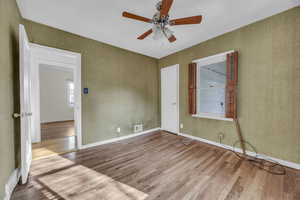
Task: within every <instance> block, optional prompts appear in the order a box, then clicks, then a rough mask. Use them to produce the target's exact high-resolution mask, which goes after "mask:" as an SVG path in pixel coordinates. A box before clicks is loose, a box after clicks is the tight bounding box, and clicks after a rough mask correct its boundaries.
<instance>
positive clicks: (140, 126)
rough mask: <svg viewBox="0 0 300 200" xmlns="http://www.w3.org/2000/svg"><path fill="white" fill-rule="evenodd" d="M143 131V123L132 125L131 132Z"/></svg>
mask: <svg viewBox="0 0 300 200" xmlns="http://www.w3.org/2000/svg"><path fill="white" fill-rule="evenodd" d="M142 131H143V124H135V125H133V132H134V133H138V132H142Z"/></svg>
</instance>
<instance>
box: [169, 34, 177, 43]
mask: <svg viewBox="0 0 300 200" xmlns="http://www.w3.org/2000/svg"><path fill="white" fill-rule="evenodd" d="M168 40H169V42H171V43H172V42H175V41H176V40H177V39H176V37H175V36H174V35H172V36H171V37H169V38H168Z"/></svg>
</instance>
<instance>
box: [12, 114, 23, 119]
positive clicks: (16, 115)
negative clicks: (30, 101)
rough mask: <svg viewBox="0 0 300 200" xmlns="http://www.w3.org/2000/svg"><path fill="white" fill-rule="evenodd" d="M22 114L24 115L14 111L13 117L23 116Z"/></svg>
mask: <svg viewBox="0 0 300 200" xmlns="http://www.w3.org/2000/svg"><path fill="white" fill-rule="evenodd" d="M21 116H22V115H21V114H19V113H14V114H13V117H14V118H19V117H21Z"/></svg>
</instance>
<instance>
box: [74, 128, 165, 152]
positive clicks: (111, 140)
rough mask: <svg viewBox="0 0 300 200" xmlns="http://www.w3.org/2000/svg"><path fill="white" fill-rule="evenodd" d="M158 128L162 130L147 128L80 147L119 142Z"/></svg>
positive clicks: (155, 129)
mask: <svg viewBox="0 0 300 200" xmlns="http://www.w3.org/2000/svg"><path fill="white" fill-rule="evenodd" d="M158 130H160V127H159V128H154V129H149V130H146V131H143V132H140V133H133V134H129V135H125V136H122V137H117V138H112V139H109V140H104V141H100V142H95V143H91V144H85V145H82V146H81V148H80V149H86V148H90V147H95V146H99V145H103V144H109V143H113V142H118V141H121V140H126V139H129V138H133V137H137V136H140V135H144V134H147V133H150V132H154V131H158Z"/></svg>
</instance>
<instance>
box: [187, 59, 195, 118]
mask: <svg viewBox="0 0 300 200" xmlns="http://www.w3.org/2000/svg"><path fill="white" fill-rule="evenodd" d="M188 82H189V114H191V115H195V114H196V113H197V106H196V103H197V102H196V100H197V99H196V97H197V64H196V63H190V64H189V80H188Z"/></svg>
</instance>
